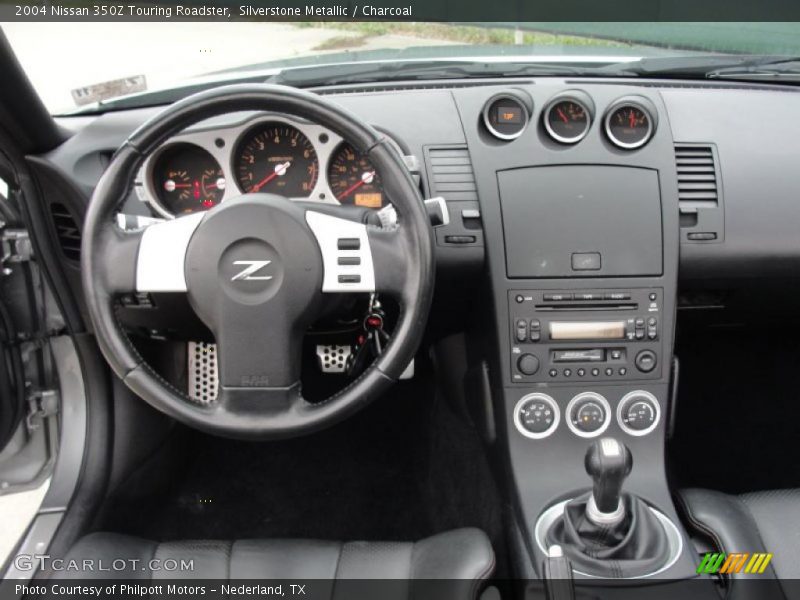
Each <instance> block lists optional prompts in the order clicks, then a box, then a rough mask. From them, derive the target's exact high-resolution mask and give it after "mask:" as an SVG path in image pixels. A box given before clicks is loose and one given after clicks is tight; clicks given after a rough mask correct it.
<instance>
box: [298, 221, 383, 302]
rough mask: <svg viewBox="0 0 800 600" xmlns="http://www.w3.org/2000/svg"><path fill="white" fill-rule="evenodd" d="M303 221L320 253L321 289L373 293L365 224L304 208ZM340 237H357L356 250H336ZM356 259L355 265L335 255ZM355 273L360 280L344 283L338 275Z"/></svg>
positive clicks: (373, 269)
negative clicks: (345, 263)
mask: <svg viewBox="0 0 800 600" xmlns="http://www.w3.org/2000/svg"><path fill="white" fill-rule="evenodd" d="M306 222H307V223H308V226H309V227H310V228H311V231H312V232H313V233H314V236H315V237H316V238H317V244H319V250H320V253H321V254H322V266H323V270H324V274H323V276H322V291H323V292H329V293H348V292H374V291H375V267H374V266H373V264H372V250H371V248H370V245H369V237H368V236H367V226H366V225H364V224H363V223H356V222H354V221H348V220H347V219H340V218H338V217H332V216H330V215H325V214H322V213H318V212H315V211H313V210H309V211H306ZM340 238H350V239H358V240H359V242H360V245H359V248H358V249H357V250H339V244H338V241H339V239H340ZM340 257H342V258H359V259H360V263H359V264H357V265H340V264H339V258H340ZM346 275H357V276H359V277H360V281H358V282H352V283H345V282H341V281H339V277H340V276H346Z"/></svg>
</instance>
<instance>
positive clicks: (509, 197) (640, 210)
mask: <svg viewBox="0 0 800 600" xmlns="http://www.w3.org/2000/svg"><path fill="white" fill-rule="evenodd" d="M497 181H498V186H499V191H500V202H501V209H502V213H503V232H504V237H505V246H506V269H507V272H508V276H509V277H614V276H646V275H660V274H661V273H662V270H663V267H662V242H663V240H662V225H661V195H660V192H659V184H658V174H657V172H656V171H654V170H652V169H642V168H632V167H619V166H574V165H564V166H548V167H531V168H525V169H513V170H509V171H500V172H498V173H497Z"/></svg>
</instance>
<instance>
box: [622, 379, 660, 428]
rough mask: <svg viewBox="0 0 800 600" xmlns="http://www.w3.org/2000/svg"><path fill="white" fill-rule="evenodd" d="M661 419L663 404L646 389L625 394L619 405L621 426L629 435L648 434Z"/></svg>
mask: <svg viewBox="0 0 800 600" xmlns="http://www.w3.org/2000/svg"><path fill="white" fill-rule="evenodd" d="M660 420H661V405H660V404H659V403H658V400H657V399H656V397H655V396H653V394H651V393H650V392H645V391H644V390H636V391H635V392H631V393H629V394H626V395H624V396H623V397H622V400H620V401H619V406H617V421H618V422H619V426H620V428H621V429H622V430H623V431H624V432H625V433H627V434H629V435H634V436H642V435H647V434H648V433H650V432H651V431H653V430H654V429H655V428H656V426H657V425H658V422H659V421H660Z"/></svg>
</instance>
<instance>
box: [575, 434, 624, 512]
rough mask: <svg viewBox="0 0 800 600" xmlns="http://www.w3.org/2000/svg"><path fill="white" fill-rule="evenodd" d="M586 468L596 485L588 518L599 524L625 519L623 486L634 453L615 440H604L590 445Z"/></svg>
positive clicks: (585, 461) (594, 485) (593, 487)
mask: <svg viewBox="0 0 800 600" xmlns="http://www.w3.org/2000/svg"><path fill="white" fill-rule="evenodd" d="M584 466H585V467H586V472H587V473H588V474H589V476H590V477H591V478H592V482H593V485H592V497H591V498H590V500H589V502H588V503H587V505H586V517H587V518H588V519H590V520H591V521H592V522H594V523H597V524H603V525H609V524H614V523H618V522H619V521H621V520H622V519H623V517H624V516H625V505H624V503H623V502H622V484H623V482H624V481H625V478H626V477H627V476H628V475H630V473H631V469H632V468H633V457H632V456H631V451H630V450H628V447H627V446H626V445H625V444H623V443H622V442H618V441H617V440H615V439H614V438H602V439H599V440H596V441H595V442H594V443H593V444H592V445H591V446H589V449H588V450H587V451H586V458H585V460H584Z"/></svg>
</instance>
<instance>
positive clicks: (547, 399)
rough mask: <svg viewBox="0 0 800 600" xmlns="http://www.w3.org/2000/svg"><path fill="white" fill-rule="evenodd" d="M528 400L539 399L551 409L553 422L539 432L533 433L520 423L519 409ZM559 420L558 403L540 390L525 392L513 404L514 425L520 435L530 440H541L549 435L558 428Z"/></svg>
mask: <svg viewBox="0 0 800 600" xmlns="http://www.w3.org/2000/svg"><path fill="white" fill-rule="evenodd" d="M530 400H540V401H542V402H544V403H545V404H547V405H549V406H550V408H552V410H553V424H552V425H550V427H549V428H548V429H547V430H546V431H543V432H541V433H535V432H533V431H528V430H527V429H525V427H524V426H523V425H522V421H520V416H519V411H520V409H521V408H522V406H523V405H524V404H525V403H526V402H528V401H530ZM560 422H561V410H560V409H559V408H558V403H557V402H556V401H555V400H553V398H552V397H550V396H548V395H547V394H543V393H541V392H534V393H532V394H525V395H524V396H523V397H522V398H520V399H519V401H518V402H517V403H516V405H514V426H515V427H516V428H517V431H519V432H520V433H521V434H522V435H524V436H525V437H526V438H530V439H532V440H541V439H544V438H546V437H548V436H549V435H551V434H552V433H553V432H554V431H555V430H556V429H558V424H559V423H560Z"/></svg>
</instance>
